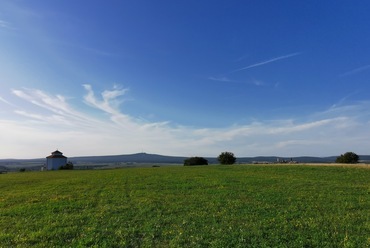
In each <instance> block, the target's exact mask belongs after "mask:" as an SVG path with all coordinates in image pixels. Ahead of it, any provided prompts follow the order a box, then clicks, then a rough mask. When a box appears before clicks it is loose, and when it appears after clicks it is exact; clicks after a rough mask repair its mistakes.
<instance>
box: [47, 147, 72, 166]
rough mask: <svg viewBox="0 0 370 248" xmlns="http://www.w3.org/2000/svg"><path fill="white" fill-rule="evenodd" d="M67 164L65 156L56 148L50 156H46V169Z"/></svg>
mask: <svg viewBox="0 0 370 248" xmlns="http://www.w3.org/2000/svg"><path fill="white" fill-rule="evenodd" d="M66 164H67V157H65V156H63V153H61V152H60V151H58V150H56V151H54V152H52V153H51V155H50V156H47V157H46V168H47V169H48V170H59V168H60V167H61V166H64V165H66Z"/></svg>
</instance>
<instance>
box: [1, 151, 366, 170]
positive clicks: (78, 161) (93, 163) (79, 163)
mask: <svg viewBox="0 0 370 248" xmlns="http://www.w3.org/2000/svg"><path fill="white" fill-rule="evenodd" d="M186 158H187V157H181V156H165V155H158V154H148V153H135V154H126V155H110V156H84V157H70V158H68V161H71V162H72V163H73V164H74V166H75V169H106V168H122V167H126V168H127V167H151V166H154V165H162V166H164V165H183V163H184V160H185V159H186ZM278 158H279V159H280V160H281V159H284V160H286V161H290V160H293V161H296V162H297V163H334V162H335V159H336V158H337V157H336V156H330V157H310V156H301V157H277V156H258V157H241V158H237V162H236V163H237V164H252V163H276V162H277V159H278ZM206 159H207V160H208V162H209V164H218V163H219V162H218V161H217V158H216V157H206ZM45 162H46V159H45V158H39V159H0V171H16V170H18V169H19V168H26V170H40V168H41V166H43V165H44V164H45ZM360 163H370V155H360Z"/></svg>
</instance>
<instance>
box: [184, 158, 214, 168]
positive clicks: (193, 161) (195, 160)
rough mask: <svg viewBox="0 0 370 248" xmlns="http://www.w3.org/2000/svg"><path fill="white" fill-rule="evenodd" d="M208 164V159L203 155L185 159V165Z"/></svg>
mask: <svg viewBox="0 0 370 248" xmlns="http://www.w3.org/2000/svg"><path fill="white" fill-rule="evenodd" d="M192 165H208V160H207V159H205V158H202V157H191V158H187V159H185V160H184V166H192Z"/></svg>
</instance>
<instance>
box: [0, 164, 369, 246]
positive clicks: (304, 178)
mask: <svg viewBox="0 0 370 248" xmlns="http://www.w3.org/2000/svg"><path fill="white" fill-rule="evenodd" d="M0 189H1V194H0V247H370V170H369V169H366V168H357V167H356V168H351V167H328V166H302V165H285V166H283V165H282V166H277V165H233V166H220V165H212V166H199V167H198V166H197V167H178V166H174V167H160V168H128V169H114V170H85V171H83V170H75V171H49V172H24V173H8V174H1V175H0Z"/></svg>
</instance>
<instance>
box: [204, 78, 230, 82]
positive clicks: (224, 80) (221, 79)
mask: <svg viewBox="0 0 370 248" xmlns="http://www.w3.org/2000/svg"><path fill="white" fill-rule="evenodd" d="M208 79H209V80H212V81H217V82H236V81H235V80H231V79H230V78H228V77H208Z"/></svg>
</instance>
